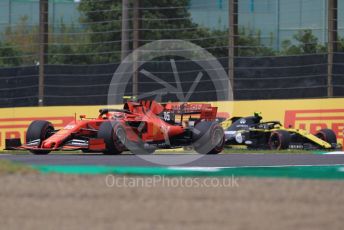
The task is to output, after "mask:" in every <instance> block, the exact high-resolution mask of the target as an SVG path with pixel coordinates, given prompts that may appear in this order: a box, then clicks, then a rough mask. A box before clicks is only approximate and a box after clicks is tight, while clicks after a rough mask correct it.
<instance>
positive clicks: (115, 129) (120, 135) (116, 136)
mask: <svg viewBox="0 0 344 230" xmlns="http://www.w3.org/2000/svg"><path fill="white" fill-rule="evenodd" d="M98 138H100V139H103V140H104V142H105V147H106V150H105V151H103V153H104V154H105V155H118V154H121V153H122V152H123V151H124V149H125V143H126V141H127V136H126V132H125V128H124V127H123V126H122V125H121V123H119V122H115V123H111V122H104V123H102V124H101V125H100V126H99V130H98Z"/></svg>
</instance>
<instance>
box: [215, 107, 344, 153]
mask: <svg viewBox="0 0 344 230" xmlns="http://www.w3.org/2000/svg"><path fill="white" fill-rule="evenodd" d="M261 121H262V117H261V116H260V115H259V114H258V113H255V114H254V116H249V117H233V118H230V119H227V120H225V121H223V122H222V123H221V125H222V127H223V128H224V130H225V138H226V139H225V140H226V141H225V143H226V146H229V147H230V146H233V145H246V146H247V148H249V149H275V150H280V149H304V150H312V149H328V150H331V149H341V145H340V144H338V143H337V137H336V134H335V133H334V132H333V130H331V129H322V130H319V131H318V132H317V133H316V134H315V135H313V134H311V133H309V132H307V131H306V130H302V129H293V128H285V127H283V126H282V124H281V123H280V122H279V121H268V122H261Z"/></svg>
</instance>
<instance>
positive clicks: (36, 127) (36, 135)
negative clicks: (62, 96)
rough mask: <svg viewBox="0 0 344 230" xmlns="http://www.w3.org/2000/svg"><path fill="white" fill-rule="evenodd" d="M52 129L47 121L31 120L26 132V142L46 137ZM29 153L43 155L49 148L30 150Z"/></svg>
mask: <svg viewBox="0 0 344 230" xmlns="http://www.w3.org/2000/svg"><path fill="white" fill-rule="evenodd" d="M53 131H54V126H53V125H52V124H51V123H50V122H49V121H43V120H37V121H33V122H31V124H30V125H29V127H28V129H27V132H26V143H29V142H30V141H34V140H40V142H42V141H44V140H46V139H48V138H49V137H50V136H51V135H52V134H53ZM30 152H31V153H33V154H36V155H45V154H48V153H50V152H51V151H49V150H30Z"/></svg>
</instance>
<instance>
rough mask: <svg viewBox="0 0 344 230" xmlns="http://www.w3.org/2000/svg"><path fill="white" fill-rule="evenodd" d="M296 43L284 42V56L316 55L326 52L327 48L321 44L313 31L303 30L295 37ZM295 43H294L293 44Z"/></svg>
mask: <svg viewBox="0 0 344 230" xmlns="http://www.w3.org/2000/svg"><path fill="white" fill-rule="evenodd" d="M293 39H294V41H291V40H284V41H283V42H282V52H281V53H282V54H284V55H294V54H315V53H324V52H326V47H325V46H324V45H321V44H319V40H318V38H317V37H316V36H315V35H314V34H313V33H312V30H302V31H299V32H298V33H296V34H294V36H293ZM293 42H294V43H293Z"/></svg>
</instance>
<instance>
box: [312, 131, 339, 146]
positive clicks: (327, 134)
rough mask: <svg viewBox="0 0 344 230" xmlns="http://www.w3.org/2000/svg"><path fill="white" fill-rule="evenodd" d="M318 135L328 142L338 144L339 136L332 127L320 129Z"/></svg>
mask: <svg viewBox="0 0 344 230" xmlns="http://www.w3.org/2000/svg"><path fill="white" fill-rule="evenodd" d="M315 136H316V137H318V138H320V139H321V140H323V141H326V142H327V143H329V144H331V145H332V146H333V145H336V144H337V136H336V134H335V133H334V132H333V130H332V129H322V130H319V131H318V133H317V134H315Z"/></svg>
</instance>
